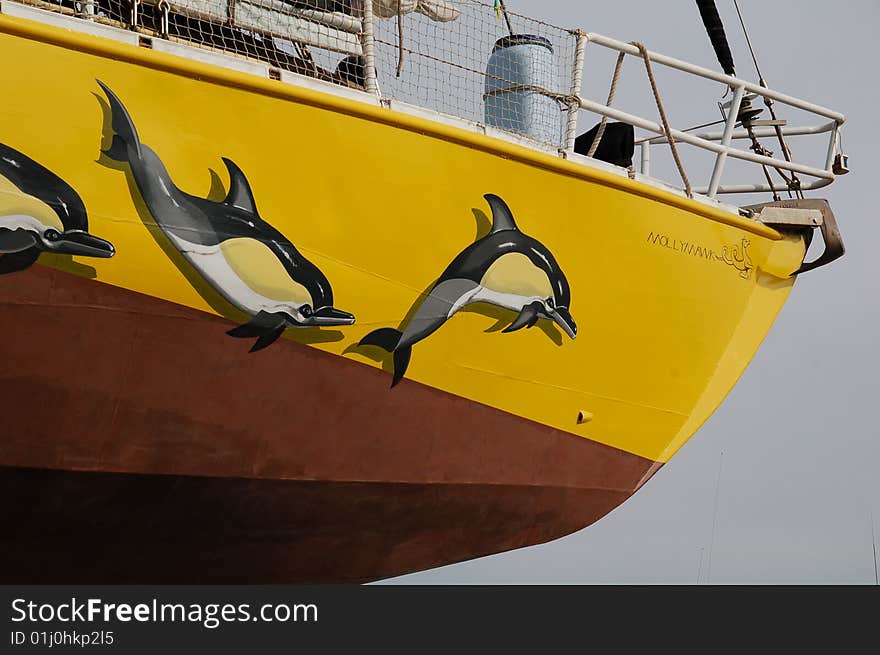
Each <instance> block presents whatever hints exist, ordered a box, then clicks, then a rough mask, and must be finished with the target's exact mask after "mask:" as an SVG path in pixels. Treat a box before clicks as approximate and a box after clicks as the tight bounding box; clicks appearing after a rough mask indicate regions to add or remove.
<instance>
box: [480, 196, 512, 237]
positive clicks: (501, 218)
mask: <svg viewBox="0 0 880 655" xmlns="http://www.w3.org/2000/svg"><path fill="white" fill-rule="evenodd" d="M483 197H484V198H485V199H486V201H487V202H488V203H489V207H491V208H492V229H491V230H490V231H489V233H490V234H494V233H495V232H501V231H503V230H518V229H519V228H518V227H517V226H516V221H514V220H513V214H512V213H511V212H510V207H508V206H507V203H506V202H504V201H503V200H502V199H501V198H499V197H498V196H496V195H495V194H494V193H487V194H486V195H485V196H483Z"/></svg>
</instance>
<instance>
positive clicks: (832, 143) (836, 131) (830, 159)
mask: <svg viewBox="0 0 880 655" xmlns="http://www.w3.org/2000/svg"><path fill="white" fill-rule="evenodd" d="M839 138H840V123H838V122H836V121H835V123H834V127H832V128H831V138H830V139H829V140H828V155H827V156H826V157H825V170H826V171H828V172H829V173H830V172H831V171H832V170H833V166H834V153H835V151H836V150H837V141H838V139H839Z"/></svg>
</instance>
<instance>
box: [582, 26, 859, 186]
mask: <svg viewBox="0 0 880 655" xmlns="http://www.w3.org/2000/svg"><path fill="white" fill-rule="evenodd" d="M584 38H585V40H586V41H587V42H589V43H593V44H596V45H599V46H602V47H605V48H610V49H612V50H616V51H617V52H622V53H625V54H627V55H634V56H636V57H639V58H641V52H640V51H639V49H638V48H637V47H636V46H634V45H631V44H629V43H623V42H622V41H617V40H615V39H611V38H608V37H606V36H602V35H601V34H595V33H587V34H586V35H584ZM647 54H648V58H649V59H650V61H651V62H652V63H656V64H660V65H663V66H667V67H669V68H673V69H676V70H679V71H682V72H685V73H688V74H691V75H695V76H697V77H701V78H704V79H708V80H714V81H716V82H721V83H723V84H725V85H727V86H728V87H729V88H731V89H732V90H733V100H732V101H731V103H730V106H729V109H728V112H727V120H726V123H725V126H724V131H723V132H703V133H698V134H691V133H688V132H684V131H681V130H677V129H671V130H670V134H669V135H668V136H667V134H666V131H665V130H664V129H663V126H661V125H659V124H658V123H656V122H654V121H651V120H648V119H646V118H642V117H640V116H636V115H634V114H631V113H628V112H625V111H621V110H619V109H616V108H614V107H610V106H608V105H606V104H604V103H601V102H596V101H592V100H588V99H586V98H583V97H578V104H579V106H580V108H581V109H586V110H588V111H592V112H594V113H596V114H599V115H601V116H606V117H608V118H611V119H614V120H618V121H622V122H625V123H629V124H631V125H633V126H635V127H638V128H641V129H643V130H647V131H649V132H653V133H655V134H657V135H658V136H657V137H654V138H649V139H644V140H642V141H641V142H640V146H641V169H640V172H641V173H642V174H643V175H645V176H648V175H650V162H651V146H652V145H654V144H665V143H668V141H669V136H671V137H672V138H673V139H675V141H676V142H678V143H686V144H689V145H692V146H695V147H697V148H700V149H703V150H707V151H709V152H713V153H715V165H714V167H713V170H712V174H711V177H710V179H709V183H708V185H706V186H704V187H695V188H694V192H696V193H701V194H705V195H708V196H709V197H715V196H716V195H717V194H719V193H754V192H769V191H785V190H788V189H789V186H788V185H787V184H770V183H763V184H739V185H728V186H723V185H722V184H721V178H722V176H723V174H724V169H725V163H726V161H727V158H728V157H733V158H736V159H741V160H744V161H749V162H752V163H755V164H759V165H762V166H767V167H771V168H775V169H780V170H785V171H789V172H791V173H800V174H803V175H808V176H810V177H813V178H815V179H814V180H813V181H810V182H805V183H801V184H800V186H799V189H801V190H810V189H818V188H821V187H824V186H827V185H828V184H831V182H833V181H834V179H835V173H834V170H833V165H834V158H835V154H836V153H837V150H838V148H839V138H840V127H841V126H842V125H843V123H844V121H845V118H844V116H843V114H840V113H839V112H836V111H833V110H831V109H828V108H826V107H822V106H820V105H816V104H813V103H811V102H807V101H805V100H800V99H799V98H795V97H792V96H789V95H785V94H783V93H779V92H778V91H774V90H772V89H768V88H765V87H762V86H759V85H757V84H753V83H751V82H747V81H746V80H742V79H739V78H736V77H732V76H730V75H725V74H723V73H718V72H715V71H713V70H710V69H708V68H703V67H701V66H696V65H694V64H690V63H688V62H685V61H681V60H679V59H675V58H673V57H667V56H665V55H661V54H658V53H655V52H650V51H648V52H647ZM575 80H576V81H577V83H578V84H577V86H578V88H579V87H580V82H579V80H580V77H577V78H575ZM746 93H749V94H754V95H756V96H760V97H763V98H767V99H770V100H772V101H775V102H779V103H782V104H784V105H788V106H791V107H794V108H797V109H800V110H803V111H805V112H808V113H811V114H814V115H817V116H820V117H823V118H828V119H831V120H830V122H828V123H824V124H821V125H817V126H787V125H784V126H779V130H780V131H781V134H782V136H783V137H785V136H799V135H816V134H824V133H828V134H829V138H828V147H827V151H826V152H827V154H826V158H825V162H824V167H823V168H818V167H816V166H808V165H806V164H800V163H797V162H794V161H789V160H788V159H779V158H775V157H768V156H764V155H759V154H756V153H754V152H749V151H747V150H742V149H739V148H735V147H733V146H732V141H733V140H735V139H746V138H751V135H749V133H748V131H747V130H739V131H737V130H736V125H737V122H738V114H739V110H740V106H741V103H742V100H743V97H744V96H745V94H746ZM577 95H578V96H579V94H577ZM752 129H753V135H754V136H755V137H757V138H761V137H769V136H774V137H775V136H777V132H776V129H775V128H752ZM574 132H576V125H575V126H574V127H572V120H571V118H570V122H569V129H568V135H569V142H568V144H567V146H568V148H569V149H570V148H571V143H572V141H571V135H572V134H573V133H574Z"/></svg>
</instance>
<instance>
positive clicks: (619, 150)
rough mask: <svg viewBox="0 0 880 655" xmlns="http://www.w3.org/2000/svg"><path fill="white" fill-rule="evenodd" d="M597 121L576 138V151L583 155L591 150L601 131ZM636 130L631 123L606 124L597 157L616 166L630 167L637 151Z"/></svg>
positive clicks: (595, 156)
mask: <svg viewBox="0 0 880 655" xmlns="http://www.w3.org/2000/svg"><path fill="white" fill-rule="evenodd" d="M599 125H601V123H597V124H596V126H595V127H593V129H591V130H590V131H589V132H584V133H583V134H581V135H580V136H579V137H578V138H576V139H575V140H574V151H575V152H576V153H578V154H581V155H586V154H587V153H588V152H589V151H590V146H591V145H592V144H593V139H595V138H596V134H597V133H598V132H599ZM635 148H636V146H635V130H634V129H633V126H632V125H630V124H629V123H611V122H609V123H608V124H606V125H605V132H604V133H603V134H602V141H601V143H599V147H598V148H596V154H595V155H593V157H594V158H595V159H600V160H602V161H606V162H608V163H609V164H614V165H615V166H622V167H624V168H629V167H630V166H632V162H633V152H635Z"/></svg>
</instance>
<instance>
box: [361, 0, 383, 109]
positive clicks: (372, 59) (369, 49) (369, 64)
mask: <svg viewBox="0 0 880 655" xmlns="http://www.w3.org/2000/svg"><path fill="white" fill-rule="evenodd" d="M374 46H375V41H374V37H373V0H364V15H363V28H362V30H361V48H362V49H363V51H364V89H365V90H366V91H367V93H372V94H373V95H376V96H378V95H379V85H378V84H377V83H376V51H375V49H374Z"/></svg>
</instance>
